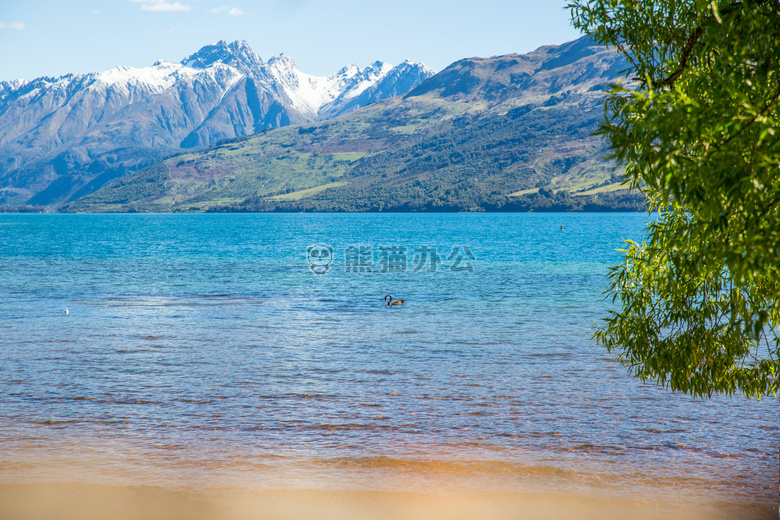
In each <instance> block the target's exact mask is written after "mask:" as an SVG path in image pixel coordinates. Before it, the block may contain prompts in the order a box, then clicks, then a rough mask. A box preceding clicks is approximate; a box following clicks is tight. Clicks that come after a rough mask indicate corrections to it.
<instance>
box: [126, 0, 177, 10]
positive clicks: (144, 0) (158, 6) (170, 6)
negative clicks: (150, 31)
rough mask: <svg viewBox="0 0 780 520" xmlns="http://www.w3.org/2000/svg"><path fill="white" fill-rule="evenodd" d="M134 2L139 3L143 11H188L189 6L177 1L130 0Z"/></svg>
mask: <svg viewBox="0 0 780 520" xmlns="http://www.w3.org/2000/svg"><path fill="white" fill-rule="evenodd" d="M130 1H131V2H133V3H134V4H141V9H142V10H144V11H155V12H159V11H189V10H190V6H188V5H184V4H182V3H181V2H179V1H175V2H167V1H166V0H130Z"/></svg>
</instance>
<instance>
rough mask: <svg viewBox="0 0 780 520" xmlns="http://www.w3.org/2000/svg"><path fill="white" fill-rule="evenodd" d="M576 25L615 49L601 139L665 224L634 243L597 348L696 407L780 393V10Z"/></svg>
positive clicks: (661, 7)
mask: <svg viewBox="0 0 780 520" xmlns="http://www.w3.org/2000/svg"><path fill="white" fill-rule="evenodd" d="M569 7H570V8H571V9H572V19H573V22H574V25H575V26H576V27H577V28H579V29H581V30H583V31H585V32H587V33H589V34H591V35H592V37H593V38H594V39H595V40H596V41H597V42H599V43H602V44H605V45H611V46H615V47H617V48H618V49H619V50H620V51H621V52H623V53H624V54H625V56H626V57H627V59H628V62H629V64H630V70H631V71H633V73H634V74H635V76H636V77H635V78H633V79H634V81H635V82H636V84H637V86H636V88H633V89H632V88H628V87H626V86H623V85H617V86H614V87H613V88H612V89H611V91H610V95H609V97H608V99H607V101H606V104H605V108H606V110H605V112H606V116H605V121H604V122H603V123H602V125H601V127H600V130H599V133H601V134H602V135H605V136H606V137H607V138H608V140H609V142H610V145H611V148H612V150H613V155H612V157H614V158H615V159H617V161H618V163H619V164H622V165H625V168H626V174H627V176H628V177H629V179H630V183H631V185H632V186H635V187H642V189H643V190H644V191H645V192H646V193H647V194H648V195H649V198H650V201H651V210H658V212H659V213H660V215H661V216H660V218H659V219H658V220H657V221H656V222H654V223H652V224H651V225H650V227H649V240H648V242H647V243H645V244H642V245H638V244H634V243H632V244H631V245H630V249H629V250H628V251H627V252H626V263H625V264H624V265H622V266H618V267H616V268H615V269H613V271H612V273H611V280H612V281H611V285H610V287H609V289H608V293H610V294H612V295H613V297H614V298H615V299H617V300H620V302H621V303H622V310H621V311H620V312H618V313H613V314H612V315H611V316H610V317H609V318H607V319H606V320H605V323H604V325H603V326H602V327H601V328H600V329H599V330H598V331H597V333H596V338H597V339H598V340H599V341H601V342H602V343H603V344H604V345H605V346H606V347H607V348H608V349H610V350H613V349H616V350H618V351H619V352H620V355H621V357H622V358H623V359H625V360H627V361H628V362H629V363H630V365H631V366H632V367H633V369H634V371H635V373H636V375H638V376H639V377H641V378H644V379H655V380H657V381H658V382H659V383H660V384H663V385H668V386H669V387H670V388H672V389H673V390H680V391H684V392H689V393H691V394H693V395H697V396H702V395H707V396H709V395H711V394H712V393H713V392H726V393H732V392H735V391H742V392H744V393H745V394H746V395H749V396H756V397H758V398H760V397H761V396H762V395H766V394H775V395H776V393H777V389H778V347H779V346H780V340H779V339H778V326H779V325H780V309H778V305H779V304H778V300H780V285H778V283H779V282H778V280H780V271H778V264H780V262H778V258H780V138H779V137H780V136H778V135H777V134H778V132H780V104H779V100H780V77H779V75H780V4H778V2H777V1H768V0H764V1H755V0H753V1H744V2H731V1H714V2H710V1H703V0H686V1H676V0H662V1H629V0H625V1H617V0H580V1H576V2H575V3H573V4H571V5H570V6H569Z"/></svg>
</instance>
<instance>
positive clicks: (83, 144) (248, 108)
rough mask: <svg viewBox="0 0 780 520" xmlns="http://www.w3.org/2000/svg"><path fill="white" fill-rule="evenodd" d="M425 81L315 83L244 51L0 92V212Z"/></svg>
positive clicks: (408, 75)
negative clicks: (172, 156) (167, 158)
mask: <svg viewBox="0 0 780 520" xmlns="http://www.w3.org/2000/svg"><path fill="white" fill-rule="evenodd" d="M433 75H434V71H432V70H431V69H430V68H428V67H426V66H425V65H423V64H419V63H412V62H410V61H406V62H403V63H401V64H399V65H397V66H392V65H389V64H387V63H384V62H381V61H376V62H374V63H372V64H370V65H368V66H367V67H363V68H361V67H358V66H356V65H350V66H347V67H344V68H343V69H341V70H339V71H338V72H336V73H334V74H331V75H330V76H327V77H318V76H312V75H308V74H305V73H303V72H301V71H300V70H298V69H297V67H296V66H295V64H294V63H293V61H292V60H291V59H290V58H289V57H287V56H285V55H279V56H274V57H272V58H270V59H269V60H268V61H267V62H264V61H263V60H262V59H261V58H260V57H259V56H258V55H257V54H256V53H255V52H254V51H252V49H251V48H250V47H249V46H248V45H247V44H246V42H244V41H235V42H232V43H230V44H228V43H226V42H224V41H220V42H218V43H217V44H215V45H208V46H206V47H203V48H202V49H200V50H199V51H198V52H196V53H194V54H192V55H191V56H188V57H186V58H184V59H183V60H182V61H181V62H179V63H170V62H164V61H158V62H157V63H155V64H154V65H152V66H150V67H146V68H140V69H135V68H130V67H117V68H114V69H111V70H107V71H104V72H97V73H91V74H68V75H65V76H62V77H59V78H50V77H42V78H38V79H35V80H33V81H21V80H18V81H3V82H0V205H11V206H13V205H19V204H30V205H50V206H58V205H61V204H63V203H67V202H69V201H75V200H78V199H80V198H82V197H84V196H85V195H88V194H90V193H92V192H93V191H95V190H97V189H98V188H100V187H102V186H103V185H105V184H106V183H108V182H109V181H111V180H113V179H116V178H118V177H122V176H124V175H126V174H127V173H129V172H131V171H134V170H138V169H140V168H143V167H145V166H149V165H152V164H154V163H157V162H159V161H160V160H163V159H164V158H165V157H168V156H171V155H173V154H176V153H181V152H182V150H193V149H201V148H205V147H208V146H212V145H215V144H217V143H218V142H219V141H221V140H224V139H229V138H234V137H241V136H247V135H251V134H254V133H256V132H259V131H262V130H265V129H270V128H278V127H283V126H288V125H296V124H302V123H308V122H312V121H319V120H323V119H330V118H334V117H338V116H340V115H343V114H346V113H349V112H351V111H353V110H355V109H358V108H360V107H362V106H366V105H368V104H371V103H374V102H376V101H379V100H382V99H385V98H388V97H393V96H397V95H402V94H406V93H408V92H409V91H411V90H412V89H413V88H414V87H416V86H418V85H419V84H420V83H422V82H423V81H424V80H426V79H428V78H430V77H431V76H433Z"/></svg>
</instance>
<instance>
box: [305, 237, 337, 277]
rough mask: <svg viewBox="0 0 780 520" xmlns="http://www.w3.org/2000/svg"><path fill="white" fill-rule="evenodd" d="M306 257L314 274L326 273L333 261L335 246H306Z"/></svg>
mask: <svg viewBox="0 0 780 520" xmlns="http://www.w3.org/2000/svg"><path fill="white" fill-rule="evenodd" d="M306 258H307V260H309V268H310V269H311V270H312V272H313V273H314V274H325V273H327V272H328V269H330V264H331V262H333V248H332V247H330V246H329V245H327V244H314V245H313V246H309V247H307V248H306Z"/></svg>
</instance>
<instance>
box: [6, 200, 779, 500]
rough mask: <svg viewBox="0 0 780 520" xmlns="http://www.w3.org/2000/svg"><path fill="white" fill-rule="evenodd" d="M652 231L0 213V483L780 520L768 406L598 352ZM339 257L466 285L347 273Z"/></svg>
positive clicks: (607, 226)
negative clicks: (267, 492) (600, 328)
mask: <svg viewBox="0 0 780 520" xmlns="http://www.w3.org/2000/svg"><path fill="white" fill-rule="evenodd" d="M645 219H646V216H644V215H570V214H566V215H1V216H0V223H10V224H14V225H7V226H5V225H4V226H0V235H1V236H2V240H0V260H2V265H0V321H2V325H3V334H2V335H0V352H2V355H3V361H2V364H0V377H2V378H3V381H4V385H3V386H2V387H1V388H0V453H2V454H3V456H2V460H1V461H0V482H6V483H14V482H26V481H57V480H60V479H62V478H63V475H66V474H67V475H72V476H76V477H78V478H81V479H83V480H86V481H89V482H96V483H101V482H102V483H121V484H125V485H141V484H147V485H157V486H182V487H192V486H196V487H197V486H205V487H209V486H226V487H231V488H242V487H247V486H248V487H251V488H253V489H263V488H266V489H268V488H301V487H305V488H319V489H359V490H366V489H372V490H388V491H421V490H429V491H430V490H442V489H446V490H451V491H463V490H471V491H482V492H549V491H550V486H553V487H554V488H555V489H558V490H568V491H571V492H576V493H580V494H585V495H587V494H588V493H589V492H590V491H589V490H594V489H597V490H598V493H599V494H600V495H602V496H603V495H605V494H606V496H611V497H616V498H618V497H629V496H632V494H634V493H636V490H637V489H643V490H645V491H646V490H648V489H649V490H653V491H652V493H653V496H658V497H665V499H673V498H674V497H675V496H677V495H679V494H680V493H686V494H689V495H693V496H696V497H699V498H700V499H701V501H702V502H707V501H712V500H720V501H731V502H738V503H743V504H755V503H759V504H775V506H776V503H777V478H778V477H777V463H778V461H777V459H778V435H777V433H778V425H777V403H776V400H775V399H764V400H763V401H762V402H760V403H756V402H752V401H749V400H746V399H744V398H741V397H738V396H734V397H730V398H725V397H716V398H714V399H712V400H709V401H695V400H693V399H691V398H689V397H686V396H682V395H676V394H672V393H670V392H668V391H665V390H663V389H660V388H657V387H655V386H653V385H643V384H641V383H639V382H638V381H635V380H633V379H631V378H629V377H628V375H627V373H626V369H625V368H624V367H622V366H621V364H620V363H618V362H616V361H615V359H614V358H612V357H611V356H609V355H608V354H607V353H606V352H605V351H604V350H603V349H601V348H600V347H598V346H596V345H594V343H593V342H592V340H591V339H590V336H591V330H590V327H591V326H592V323H593V322H594V321H598V320H599V319H600V318H601V317H603V315H604V313H605V311H606V309H607V308H608V302H604V301H603V300H602V298H601V291H602V290H603V288H604V285H605V280H604V274H605V273H606V270H607V267H608V266H609V265H611V264H613V263H615V262H617V261H618V260H619V256H618V253H616V252H615V251H614V250H615V249H616V248H619V247H621V244H622V243H621V239H623V238H634V239H638V238H640V237H641V236H642V233H643V223H644V221H645ZM564 220H565V222H563V221H564ZM562 222H563V224H564V227H565V229H566V231H565V232H561V231H559V229H558V226H559V224H560V223H562ZM317 242H321V243H325V244H328V245H330V246H332V247H333V248H334V257H333V265H332V270H331V271H329V273H328V274H327V275H323V276H317V275H314V274H313V273H312V272H311V271H310V270H309V269H308V263H307V261H306V247H307V246H308V245H311V244H314V243H317ZM351 244H374V245H375V246H377V247H378V246H380V245H385V244H402V245H405V246H406V247H407V248H408V249H409V250H410V251H411V250H413V249H414V248H416V247H420V246H426V247H431V248H433V247H436V248H438V249H439V250H440V251H448V250H449V248H450V247H451V246H452V245H454V244H459V245H468V246H469V248H470V251H471V252H473V255H474V260H473V262H472V263H473V267H474V272H473V273H469V272H452V271H450V270H447V269H441V270H437V271H436V272H433V273H430V272H427V271H425V270H422V271H420V272H416V273H415V272H413V271H412V269H411V265H412V264H410V268H409V269H407V270H406V271H405V272H400V273H384V274H382V273H379V272H372V273H348V272H346V271H345V269H344V268H343V267H344V258H345V257H344V251H345V250H346V249H347V247H348V246H349V245H351ZM339 255H341V256H339ZM388 292H390V293H392V294H393V296H394V297H396V298H402V299H405V300H406V301H407V303H406V305H404V306H403V307H398V308H388V307H386V306H385V305H384V304H383V301H382V297H383V296H384V295H385V294H387V293H388ZM65 307H67V308H68V309H69V311H70V312H69V314H67V315H65V314H64V312H63V310H64V309H65ZM645 491H643V493H644V492H645Z"/></svg>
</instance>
